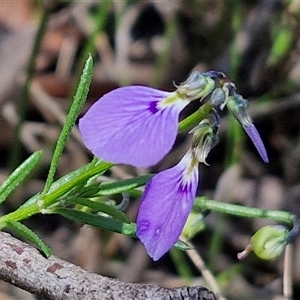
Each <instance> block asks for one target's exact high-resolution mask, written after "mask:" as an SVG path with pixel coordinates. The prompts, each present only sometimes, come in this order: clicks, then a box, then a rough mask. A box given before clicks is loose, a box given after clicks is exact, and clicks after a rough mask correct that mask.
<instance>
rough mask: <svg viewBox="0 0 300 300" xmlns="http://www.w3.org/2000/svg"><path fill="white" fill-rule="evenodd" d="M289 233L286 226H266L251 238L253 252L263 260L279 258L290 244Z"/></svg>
mask: <svg viewBox="0 0 300 300" xmlns="http://www.w3.org/2000/svg"><path fill="white" fill-rule="evenodd" d="M288 236H289V231H288V230H287V229H286V228H285V227H284V226H280V225H277V226H265V227H262V228H261V229H259V230H258V231H257V232H256V233H255V234H254V235H253V236H252V238H251V248H252V251H253V252H254V253H255V254H256V255H257V256H258V257H259V258H261V259H266V260H271V259H275V258H277V257H279V256H280V255H281V254H282V252H283V251H284V249H285V247H286V245H287V243H288Z"/></svg>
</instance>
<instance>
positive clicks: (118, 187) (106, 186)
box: [97, 174, 154, 196]
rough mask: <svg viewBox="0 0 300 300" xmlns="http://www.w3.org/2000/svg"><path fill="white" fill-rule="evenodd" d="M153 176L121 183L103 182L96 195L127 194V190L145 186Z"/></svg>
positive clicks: (144, 176) (126, 180)
mask: <svg viewBox="0 0 300 300" xmlns="http://www.w3.org/2000/svg"><path fill="white" fill-rule="evenodd" d="M153 176H154V175H153V174H148V175H143V176H139V177H135V178H130V179H125V180H121V181H114V182H108V183H105V182H103V183H102V184H101V187H100V191H99V192H98V193H97V195H98V196H104V195H114V194H119V193H123V192H127V191H128V190H132V189H135V188H137V187H140V186H143V185H145V184H146V183H147V182H148V181H149V180H150V179H151V178H152V177H153Z"/></svg>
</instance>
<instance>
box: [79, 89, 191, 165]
mask: <svg viewBox="0 0 300 300" xmlns="http://www.w3.org/2000/svg"><path fill="white" fill-rule="evenodd" d="M189 102H190V101H189V100H187V99H186V98H184V97H182V96H179V94H178V93H176V92H172V93H170V92H164V91H160V90H157V89H153V88H149V87H143V86H128V87H121V88H118V89H116V90H113V91H112V92H109V93H108V94H106V95H104V96H103V97H102V98H100V99H99V100H98V101H97V102H95V103H94V104H93V105H92V106H91V108H90V109H89V110H88V111H87V113H86V114H85V115H84V116H83V118H81V119H80V120H79V130H80V132H81V135H82V138H83V142H84V144H85V145H86V147H87V148H88V149H90V150H91V152H92V153H93V154H94V155H95V156H97V157H98V158H100V159H103V160H106V161H109V162H112V163H115V164H121V163H123V164H129V165H133V166H136V167H149V166H151V165H154V164H156V163H157V162H159V161H160V160H161V159H162V158H163V157H164V156H165V155H166V154H167V153H168V152H169V151H170V150H171V148H172V146H173V144H174V142H175V139H176V135H177V126H178V117H179V113H180V112H181V111H182V110H183V108H185V107H186V106H187V105H188V104H189Z"/></svg>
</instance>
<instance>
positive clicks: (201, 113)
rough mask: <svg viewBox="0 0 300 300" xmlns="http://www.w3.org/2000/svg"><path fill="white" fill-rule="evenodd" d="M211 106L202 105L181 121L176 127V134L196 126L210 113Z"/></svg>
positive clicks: (207, 104)
mask: <svg viewBox="0 0 300 300" xmlns="http://www.w3.org/2000/svg"><path fill="white" fill-rule="evenodd" d="M211 109H212V106H211V105H210V104H209V103H205V104H204V105H202V106H201V107H200V108H199V109H198V110H197V111H195V112H194V113H193V114H191V115H189V116H188V117H187V118H185V119H184V120H182V121H181V122H180V123H179V125H178V133H181V132H183V131H185V130H187V129H190V128H191V127H193V126H195V125H197V124H198V123H199V122H200V120H203V119H204V118H205V117H207V116H208V115H209V114H210V112H211Z"/></svg>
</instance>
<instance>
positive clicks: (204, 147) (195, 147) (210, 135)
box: [189, 119, 219, 165]
mask: <svg viewBox="0 0 300 300" xmlns="http://www.w3.org/2000/svg"><path fill="white" fill-rule="evenodd" d="M214 120H215V124H212V122H211V121H210V120H209V119H203V120H202V121H201V122H200V123H199V124H198V125H197V126H196V127H195V128H193V129H192V130H191V131H190V132H189V133H193V139H192V153H193V155H194V157H195V159H197V161H199V162H200V163H204V164H206V165H208V164H207V162H206V157H207V155H208V153H209V152H210V150H211V149H212V148H213V147H214V146H215V145H216V144H217V142H218V140H219V139H218V135H217V130H218V128H219V123H218V121H217V120H218V119H214Z"/></svg>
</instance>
